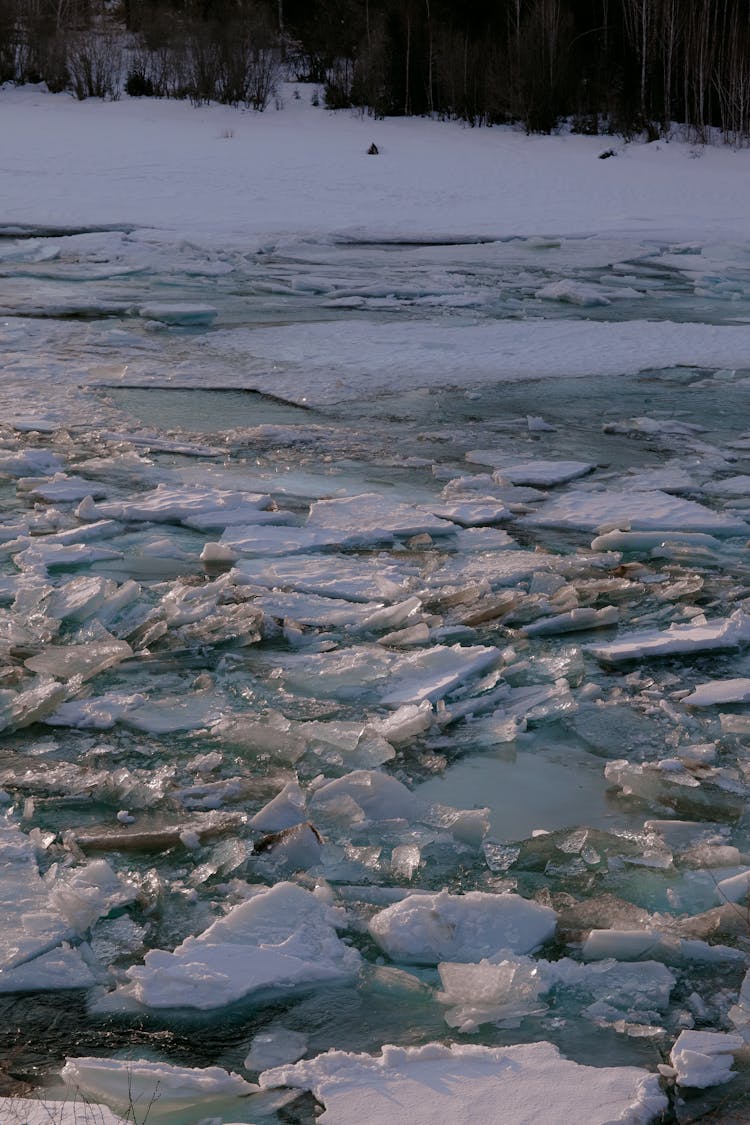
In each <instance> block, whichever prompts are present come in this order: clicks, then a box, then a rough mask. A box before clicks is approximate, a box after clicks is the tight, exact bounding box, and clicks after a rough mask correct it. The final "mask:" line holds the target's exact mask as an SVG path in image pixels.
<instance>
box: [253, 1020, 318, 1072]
mask: <svg viewBox="0 0 750 1125" xmlns="http://www.w3.org/2000/svg"><path fill="white" fill-rule="evenodd" d="M307 1043H308V1039H307V1036H306V1035H305V1034H304V1033H303V1032H301V1031H291V1030H290V1029H289V1028H287V1027H281V1026H278V1025H276V1026H271V1027H270V1028H267V1029H266V1030H265V1031H259V1032H258V1034H257V1035H256V1036H254V1038H253V1041H252V1043H251V1044H250V1053H249V1054H248V1056H247V1058H246V1059H245V1066H246V1067H247V1069H248V1070H266V1069H268V1067H271V1066H280V1065H281V1064H282V1063H294V1062H296V1061H297V1059H301V1058H302V1056H303V1055H304V1054H305V1052H306V1051H307Z"/></svg>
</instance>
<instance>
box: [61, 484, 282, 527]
mask: <svg viewBox="0 0 750 1125" xmlns="http://www.w3.org/2000/svg"><path fill="white" fill-rule="evenodd" d="M270 504H271V498H270V496H267V495H261V494H258V495H254V494H252V493H245V492H236V491H230V490H226V489H217V488H197V487H194V486H190V485H182V486H180V485H169V484H164V483H162V484H158V485H157V486H156V488H155V489H153V490H152V491H151V492H145V493H143V494H141V495H140V496H139V497H138V498H137V499H135V500H112V501H108V502H104V503H99V504H97V503H95V502H94V501H93V500H91V499H88V500H84V501H83V503H81V504H80V505H79V507H78V509H77V510H76V515H77V516H78V518H79V519H82V520H88V521H92V520H100V519H102V518H104V519H114V520H122V521H123V522H131V523H132V522H143V521H148V522H150V523H182V522H187V521H188V520H189V519H193V518H195V517H199V516H207V515H208V514H209V513H210V518H211V519H215V520H218V521H219V522H217V523H215V524H212V525H211V526H216V527H221V526H222V522H221V514H222V513H223V512H226V513H228V514H229V513H233V514H236V513H238V512H240V511H243V510H250V511H257V510H259V509H264V508H268V507H270ZM249 522H252V520H250V521H249Z"/></svg>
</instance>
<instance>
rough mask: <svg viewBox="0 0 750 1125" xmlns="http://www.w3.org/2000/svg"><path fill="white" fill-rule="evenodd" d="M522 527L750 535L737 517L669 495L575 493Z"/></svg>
mask: <svg viewBox="0 0 750 1125" xmlns="http://www.w3.org/2000/svg"><path fill="white" fill-rule="evenodd" d="M521 523H522V524H528V525H529V526H532V527H560V528H572V529H574V530H577V531H597V530H599V529H600V528H601V529H602V530H604V529H605V528H606V527H607V526H608V527H609V528H612V529H615V528H617V529H619V530H622V531H663V532H667V531H683V532H684V531H700V532H706V533H708V534H709V535H719V536H730V535H747V533H748V524H747V523H746V521H745V520H742V519H738V518H737V516H732V515H728V514H724V513H721V512H714V511H712V510H711V509H710V508H706V507H704V505H703V504H698V503H696V502H695V501H694V500H684V499H682V498H681V497H678V496H671V495H670V494H669V493H667V492H659V491H653V492H632V493H629V492H614V491H602V492H582V491H577V490H575V489H572V490H571V491H570V492H565V493H563V494H562V495H561V496H556V497H554V498H553V499H551V500H547V501H546V502H545V503H543V504H542V505H540V507H539V508H538V509H537V511H536V512H533V513H531V515H528V516H525V517H524V518H523V519H522V520H521Z"/></svg>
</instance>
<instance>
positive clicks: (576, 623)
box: [521, 605, 620, 637]
mask: <svg viewBox="0 0 750 1125" xmlns="http://www.w3.org/2000/svg"><path fill="white" fill-rule="evenodd" d="M619 619H620V613H619V610H618V609H617V608H616V606H612V605H607V606H603V607H602V609H591V608H588V607H585V608H581V609H571V610H570V611H569V612H568V613H558V614H555V615H554V616H553V617H543V618H542V619H541V620H540V621H534V622H532V624H531V625H524V626H523V629H522V630H521V631H522V632H523V633H525V634H526V636H527V637H543V636H554V635H555V634H558V633H577V632H581V631H582V630H586V629H604V628H606V627H607V626H611V625H616V624H617V622H618V621H619Z"/></svg>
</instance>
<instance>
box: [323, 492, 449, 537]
mask: <svg viewBox="0 0 750 1125" xmlns="http://www.w3.org/2000/svg"><path fill="white" fill-rule="evenodd" d="M307 527H308V528H314V529H316V530H325V531H331V530H334V531H337V532H341V533H342V534H343V535H344V540H342V541H345V542H347V543H348V544H350V545H352V544H354V543H372V542H378V541H379V540H384V539H392V538H394V537H395V536H400V537H406V536H411V535H420V534H423V533H425V532H426V533H427V534H428V535H438V536H439V535H451V534H453V532H454V531H455V528H454V526H453V524H452V523H450V522H449V521H448V520H445V519H440V518H439V517H437V516H436V515H434V513H433V512H432V510H431V509H430V508H424V507H422V508H420V507H417V505H416V504H403V503H398V502H394V501H392V500H389V499H388V498H387V497H386V496H382V495H381V494H380V493H378V492H365V493H362V494H361V495H359V496H344V497H341V498H337V499H334V500H317V501H316V502H315V503H313V504H311V505H310V515H309V516H308V519H307Z"/></svg>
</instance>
